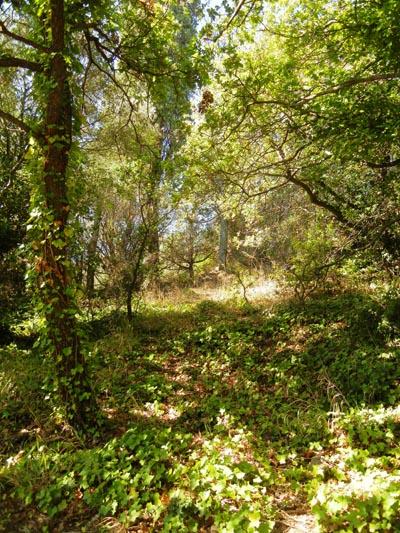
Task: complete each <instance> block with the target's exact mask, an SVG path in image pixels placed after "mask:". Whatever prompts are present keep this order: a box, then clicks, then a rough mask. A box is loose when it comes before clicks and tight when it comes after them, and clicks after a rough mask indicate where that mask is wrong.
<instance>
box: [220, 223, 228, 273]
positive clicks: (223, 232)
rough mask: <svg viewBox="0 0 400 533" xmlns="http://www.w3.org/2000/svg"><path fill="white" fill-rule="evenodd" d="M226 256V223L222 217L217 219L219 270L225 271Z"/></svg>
mask: <svg viewBox="0 0 400 533" xmlns="http://www.w3.org/2000/svg"><path fill="white" fill-rule="evenodd" d="M227 256H228V221H227V220H226V218H224V216H223V215H220V217H219V249H218V267H219V270H224V271H225V270H226V258H227Z"/></svg>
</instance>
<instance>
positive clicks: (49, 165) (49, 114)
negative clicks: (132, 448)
mask: <svg viewBox="0 0 400 533" xmlns="http://www.w3.org/2000/svg"><path fill="white" fill-rule="evenodd" d="M50 29H51V36H52V46H51V49H52V55H51V57H50V62H49V67H48V71H47V72H46V76H47V78H48V80H49V82H50V83H51V88H50V89H49V92H48V98H47V106H46V114H45V124H44V141H43V151H44V170H43V180H44V197H45V203H46V208H47V213H48V219H49V220H50V222H49V225H48V227H46V229H45V230H44V231H45V235H44V245H43V255H42V257H41V259H40V260H39V262H38V265H37V269H38V270H39V272H40V274H41V281H42V283H41V287H42V301H43V303H44V305H45V315H46V322H47V334H48V337H49V340H50V343H51V350H52V354H53V357H54V362H55V365H56V369H57V377H58V380H57V386H58V393H59V395H60V397H61V400H62V402H63V404H64V406H65V410H66V415H67V417H68V420H69V422H70V423H71V425H72V426H73V427H75V428H76V429H78V430H83V431H85V430H86V429H87V428H88V426H91V425H93V423H94V421H95V420H96V407H95V401H94V397H93V393H92V390H91V387H90V382H89V379H88V374H87V368H86V363H85V358H84V355H83V352H82V350H81V342H80V335H79V329H78V324H77V319H76V307H75V302H74V300H73V296H72V292H73V291H72V287H71V276H70V273H69V261H68V251H67V245H66V242H67V238H66V233H65V230H66V227H67V222H68V213H69V210H70V206H69V203H68V194H67V193H68V190H67V169H68V161H69V152H70V149H71V142H72V140H71V138H72V95H71V92H70V88H69V83H68V69H67V64H66V61H65V58H64V53H65V20H64V0H50Z"/></svg>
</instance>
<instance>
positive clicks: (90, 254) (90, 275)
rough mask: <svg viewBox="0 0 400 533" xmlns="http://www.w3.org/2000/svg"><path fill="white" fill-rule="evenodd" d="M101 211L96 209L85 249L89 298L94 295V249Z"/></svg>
mask: <svg viewBox="0 0 400 533" xmlns="http://www.w3.org/2000/svg"><path fill="white" fill-rule="evenodd" d="M100 223H101V211H100V209H98V208H97V209H96V212H95V215H94V221H93V232H92V236H91V238H90V240H89V244H88V249H87V266H86V296H87V297H88V298H89V299H91V298H93V296H94V277H95V274H96V251H97V243H98V241H99V235H100Z"/></svg>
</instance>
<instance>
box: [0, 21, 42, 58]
mask: <svg viewBox="0 0 400 533" xmlns="http://www.w3.org/2000/svg"><path fill="white" fill-rule="evenodd" d="M0 33H2V34H3V35H7V37H10V39H13V40H14V41H18V42H20V43H23V44H26V45H27V46H30V47H31V48H34V49H35V50H39V51H40V52H46V53H48V52H50V48H46V47H45V46H42V45H40V44H39V43H36V42H35V41H32V40H31V39H28V38H27V37H23V36H22V35H18V34H17V33H14V32H13V31H11V30H9V29H8V28H7V27H6V25H5V24H4V22H3V21H2V20H0Z"/></svg>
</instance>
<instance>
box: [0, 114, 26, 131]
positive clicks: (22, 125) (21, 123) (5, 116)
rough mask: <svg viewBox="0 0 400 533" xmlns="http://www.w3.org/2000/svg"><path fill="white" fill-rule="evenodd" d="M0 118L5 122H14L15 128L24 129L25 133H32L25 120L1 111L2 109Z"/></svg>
mask: <svg viewBox="0 0 400 533" xmlns="http://www.w3.org/2000/svg"><path fill="white" fill-rule="evenodd" d="M0 119H3V120H5V121H7V122H11V124H14V125H15V126H17V128H19V129H20V130H22V131H25V132H26V133H30V134H32V133H33V132H32V128H31V127H30V126H28V124H26V122H24V121H23V120H21V119H19V118H17V117H14V115H11V113H7V112H6V111H3V110H2V109H0Z"/></svg>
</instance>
